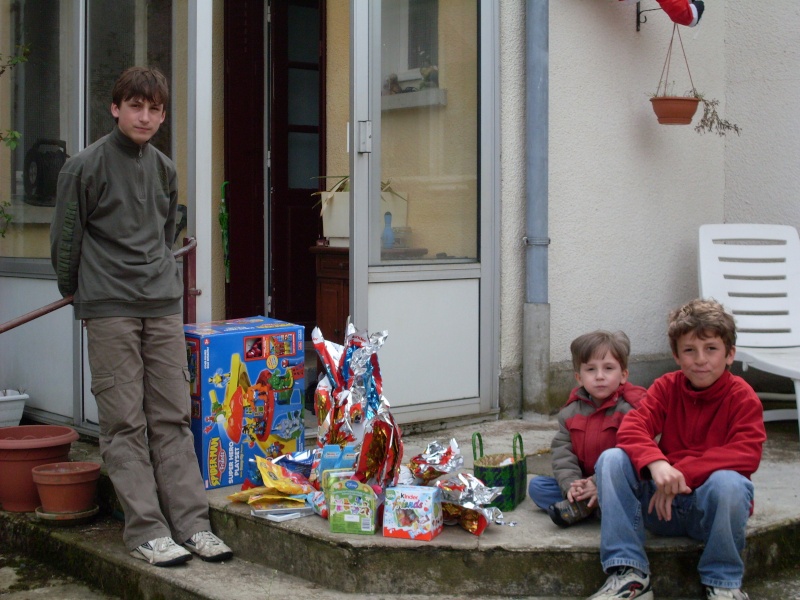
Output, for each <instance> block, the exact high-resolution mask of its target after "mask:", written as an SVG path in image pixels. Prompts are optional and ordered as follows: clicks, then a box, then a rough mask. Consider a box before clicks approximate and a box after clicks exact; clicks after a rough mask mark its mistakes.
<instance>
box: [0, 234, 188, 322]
mask: <svg viewBox="0 0 800 600" xmlns="http://www.w3.org/2000/svg"><path fill="white" fill-rule="evenodd" d="M196 247H197V240H196V239H195V238H184V240H183V247H182V248H179V249H178V250H176V251H175V252H173V256H175V258H183V321H184V323H193V322H194V321H195V315H196V312H197V311H196V301H195V297H196V296H199V295H200V290H197V289H195V288H194V285H195V280H196V279H195V262H194V249H195V248H196ZM70 304H72V296H64V297H63V298H61V300H56V301H55V302H51V303H50V304H48V305H46V306H43V307H41V308H37V309H36V310H32V311H31V312H29V313H26V314H24V315H22V316H21V317H17V318H16V319H11V320H10V321H6V322H5V323H3V324H2V325H0V333H5V332H6V331H9V330H10V329H14V328H15V327H19V326H20V325H24V324H25V323H29V322H30V321H33V320H34V319H38V318H39V317H41V316H44V315H46V314H48V313H51V312H53V311H54V310H58V309H59V308H62V307H64V306H68V305H70Z"/></svg>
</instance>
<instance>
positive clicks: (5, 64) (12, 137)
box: [0, 46, 31, 238]
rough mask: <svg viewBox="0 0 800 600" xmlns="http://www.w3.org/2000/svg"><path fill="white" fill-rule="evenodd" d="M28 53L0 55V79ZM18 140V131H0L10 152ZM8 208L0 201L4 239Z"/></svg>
mask: <svg viewBox="0 0 800 600" xmlns="http://www.w3.org/2000/svg"><path fill="white" fill-rule="evenodd" d="M30 52H31V51H30V47H29V46H17V51H16V54H14V55H12V56H6V55H3V54H0V77H2V76H3V74H4V73H5V72H6V71H10V70H11V69H13V68H14V67H16V66H18V65H20V64H22V63H24V62H27V61H28V55H29V54H30ZM19 139H20V133H19V131H14V130H13V129H6V130H5V131H0V142H3V143H4V144H5V145H6V146H7V147H8V148H9V149H10V150H13V149H14V148H16V147H17V144H18V143H19ZM10 206H11V202H9V201H8V200H0V238H3V237H6V231H7V230H8V224H9V223H11V219H12V216H11V214H9V212H8V208H9V207H10Z"/></svg>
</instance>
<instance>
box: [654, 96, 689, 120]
mask: <svg viewBox="0 0 800 600" xmlns="http://www.w3.org/2000/svg"><path fill="white" fill-rule="evenodd" d="M650 102H652V103H653V112H655V113H656V117H658V122H659V123H661V124H662V125H688V124H689V123H691V122H692V117H694V113H696V112H697V105H698V104H699V103H700V99H699V98H691V97H688V96H655V97H653V98H650Z"/></svg>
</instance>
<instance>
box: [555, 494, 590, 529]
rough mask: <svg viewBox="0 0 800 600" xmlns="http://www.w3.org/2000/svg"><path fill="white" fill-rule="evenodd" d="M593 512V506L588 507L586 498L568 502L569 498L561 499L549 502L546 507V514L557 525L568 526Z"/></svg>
mask: <svg viewBox="0 0 800 600" xmlns="http://www.w3.org/2000/svg"><path fill="white" fill-rule="evenodd" d="M593 512H594V507H592V508H589V506H588V500H581V501H579V502H570V501H569V500H562V501H561V502H556V503H555V504H551V505H550V506H549V507H548V509H547V514H548V515H550V518H551V519H552V520H553V523H555V524H556V525H558V526H559V527H569V526H570V525H573V524H574V523H577V522H578V521H582V520H583V519H585V518H586V517H588V516H589V515H591V514H592V513H593Z"/></svg>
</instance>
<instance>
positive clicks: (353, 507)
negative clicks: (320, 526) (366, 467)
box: [326, 479, 377, 535]
mask: <svg viewBox="0 0 800 600" xmlns="http://www.w3.org/2000/svg"><path fill="white" fill-rule="evenodd" d="M326 493H327V502H328V523H329V525H330V530H331V532H332V533H357V534H362V535H373V534H374V533H375V520H376V515H375V509H376V508H377V498H376V496H375V492H374V491H373V490H372V488H371V487H369V486H368V485H366V484H363V483H360V482H358V481H356V480H354V479H340V480H338V481H333V482H331V483H330V485H329V486H328V489H327V492H326Z"/></svg>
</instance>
